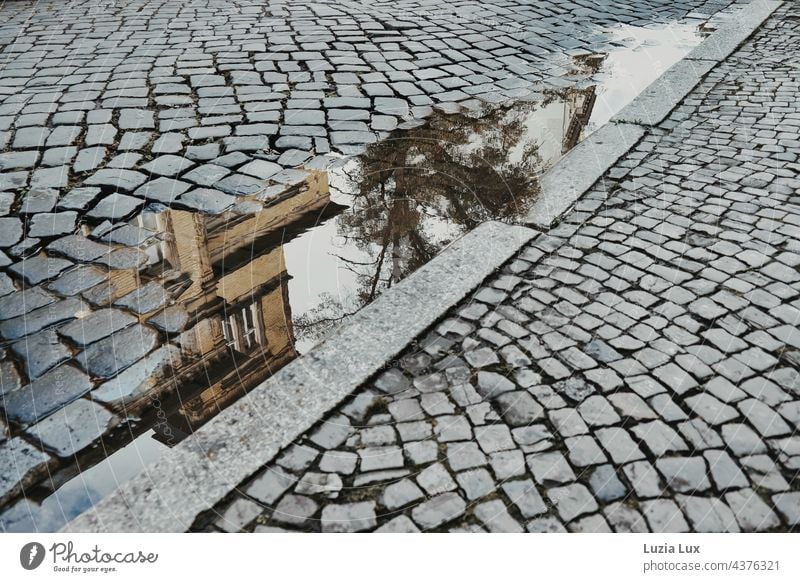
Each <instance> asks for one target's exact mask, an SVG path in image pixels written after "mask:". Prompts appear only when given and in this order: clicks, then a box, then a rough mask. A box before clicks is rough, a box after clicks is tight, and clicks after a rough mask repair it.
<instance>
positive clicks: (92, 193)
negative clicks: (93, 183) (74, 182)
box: [58, 188, 101, 210]
mask: <svg viewBox="0 0 800 582" xmlns="http://www.w3.org/2000/svg"><path fill="white" fill-rule="evenodd" d="M100 192H101V190H100V188H74V189H73V190H70V191H69V192H67V194H66V195H65V196H64V197H63V198H61V200H59V201H58V208H59V209H61V210H86V209H87V208H89V205H90V204H91V203H92V202H94V200H95V198H97V197H98V196H99V195H100Z"/></svg>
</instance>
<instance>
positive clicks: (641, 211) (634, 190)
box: [196, 4, 800, 532]
mask: <svg viewBox="0 0 800 582" xmlns="http://www.w3.org/2000/svg"><path fill="white" fill-rule="evenodd" d="M799 23H800V12H798V6H797V4H793V5H791V6H789V7H785V8H783V9H781V10H780V11H779V12H778V13H776V15H774V16H773V17H772V19H771V20H769V21H768V22H767V23H766V24H765V25H764V27H763V28H762V29H761V30H760V31H759V32H758V33H757V35H756V36H755V37H754V39H752V40H751V41H749V42H748V43H747V44H746V45H745V46H744V47H743V48H742V49H740V50H739V51H738V52H737V53H735V54H734V56H732V57H731V58H730V59H729V60H728V61H727V62H726V63H724V64H723V65H721V66H720V67H718V68H717V69H715V70H714V71H713V72H712V73H711V74H710V75H709V76H708V77H707V78H706V79H705V80H704V81H703V82H702V83H701V85H699V86H698V87H697V88H696V90H695V91H694V92H693V93H692V94H691V95H690V96H689V97H688V98H687V99H686V100H685V101H684V103H683V104H682V105H681V106H680V107H679V108H677V109H676V110H675V111H674V112H673V113H672V115H671V116H670V117H669V118H668V120H667V121H665V122H664V123H663V124H662V125H661V126H660V127H659V128H657V129H656V130H655V131H654V132H653V134H651V135H649V136H647V137H646V138H645V139H644V140H643V141H642V142H641V143H640V144H639V145H638V146H637V147H636V148H635V150H634V151H632V152H631V153H630V154H629V155H627V157H625V158H624V159H623V160H622V161H620V162H619V163H618V164H617V165H616V167H614V168H613V169H612V170H611V171H610V172H609V173H608V174H607V176H606V177H605V178H604V179H603V180H601V182H600V183H598V184H597V185H596V187H595V188H594V189H593V190H592V191H591V192H590V193H588V194H587V195H586V196H585V197H584V198H583V199H582V200H581V201H580V202H579V203H578V205H577V207H576V208H575V210H574V211H573V212H571V213H570V214H569V215H568V216H567V218H566V219H565V221H564V222H563V223H562V224H561V225H560V226H559V227H557V228H556V229H554V230H553V231H551V232H550V233H548V234H547V235H541V236H539V237H538V238H537V239H534V241H533V242H531V243H530V245H529V246H527V248H525V249H524V251H522V252H521V253H520V254H519V256H518V257H516V259H514V260H513V261H512V262H511V263H510V264H508V265H506V266H505V267H504V268H503V270H502V272H501V273H499V274H498V275H497V276H496V277H494V278H492V279H491V280H488V281H487V282H486V284H485V285H484V286H483V287H481V288H480V289H479V290H477V292H476V293H475V294H474V296H473V297H472V298H471V300H469V301H467V302H465V303H464V304H463V305H461V306H459V307H457V308H455V309H453V310H452V311H451V312H450V313H449V315H448V316H447V317H446V318H445V319H444V320H443V321H442V322H441V323H440V324H439V325H437V326H436V328H435V329H433V330H431V331H430V333H428V334H427V335H425V336H424V337H421V338H419V341H418V344H417V345H415V346H412V347H411V348H410V349H409V350H408V352H407V353H406V354H405V355H404V356H403V357H402V358H401V359H400V361H399V363H400V365H399V367H397V368H393V369H390V370H389V371H387V372H384V373H383V374H382V375H381V376H379V377H378V378H377V379H376V380H375V381H374V382H372V383H371V384H369V385H367V386H364V387H363V389H361V390H360V392H358V393H357V394H356V395H355V396H354V397H352V398H351V399H350V400H349V401H348V402H346V403H345V404H344V405H343V406H342V407H341V408H340V409H339V410H337V411H335V412H334V413H333V414H331V415H330V416H329V417H328V418H327V419H325V420H324V422H322V423H321V424H320V425H318V426H317V427H316V428H315V429H314V430H312V431H311V432H310V433H309V434H307V435H306V436H304V437H302V438H301V439H299V440H298V441H297V442H296V443H294V444H293V445H291V446H290V447H289V448H288V449H286V450H284V451H283V452H282V453H281V454H280V455H279V456H278V457H277V460H276V461H275V462H274V463H272V464H270V465H269V466H267V467H266V468H265V469H263V470H262V471H260V472H259V473H258V474H256V475H255V476H254V477H253V478H252V479H250V480H249V481H247V482H245V483H243V484H241V486H240V487H239V488H238V489H237V491H236V492H235V493H234V494H232V495H231V496H230V497H229V498H228V499H227V500H226V501H225V502H224V503H223V504H220V505H219V506H218V507H217V508H216V509H215V511H213V512H209V513H208V514H207V515H204V516H202V517H201V518H199V519H198V521H197V522H196V529H222V530H226V531H235V530H240V529H246V530H251V529H254V530H255V531H276V530H282V529H286V530H306V531H309V530H310V531H320V530H321V531H327V532H332V531H365V530H374V531H379V532H389V531H392V532H401V531H403V532H405V531H418V530H426V531H428V530H433V531H483V530H489V531H493V532H497V531H504V532H519V531H530V532H555V531H564V530H569V531H576V532H604V531H618V532H620V531H633V532H641V531H653V532H684V531H699V532H719V531H775V530H778V531H784V530H787V529H797V528H798V526H800V480H798V478H797V477H798V471H800V436H798V434H797V431H798V428H799V427H800V331H799V330H798V323H800V271H798V266H799V265H800V180H798V170H799V169H800V166H798V162H797V160H798V154H800V107H799V106H798V104H797V100H796V95H797V92H798V88H799V87H798V80H797V74H796V73H797V66H796V63H793V62H792V61H793V60H794V55H795V54H796V53H797V50H798V49H799V48H800V24H799Z"/></svg>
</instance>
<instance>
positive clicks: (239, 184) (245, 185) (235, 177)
mask: <svg viewBox="0 0 800 582" xmlns="http://www.w3.org/2000/svg"><path fill="white" fill-rule="evenodd" d="M214 186H215V187H216V188H218V189H219V190H222V191H223V192H225V193H226V194H232V195H234V196H252V195H254V194H257V193H258V192H260V191H261V190H263V189H264V188H266V187H267V185H266V183H265V182H264V181H263V180H259V179H257V178H251V177H250V176H245V175H244V174H232V175H230V176H228V177H227V178H223V179H222V180H220V181H219V182H217V183H216V184H215V185H214Z"/></svg>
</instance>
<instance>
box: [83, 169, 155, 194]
mask: <svg viewBox="0 0 800 582" xmlns="http://www.w3.org/2000/svg"><path fill="white" fill-rule="evenodd" d="M146 181H147V176H146V175H145V174H142V173H141V172H136V171H135V170H118V169H103V170H98V171H97V172H95V173H94V174H92V175H91V176H89V177H88V178H87V179H86V181H85V182H84V184H86V185H87V186H107V187H110V188H115V189H119V190H123V191H125V192H133V191H134V190H136V188H138V187H139V186H141V185H142V184H144V183H145V182H146Z"/></svg>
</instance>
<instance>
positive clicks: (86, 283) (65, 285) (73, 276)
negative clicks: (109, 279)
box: [48, 265, 106, 296]
mask: <svg viewBox="0 0 800 582" xmlns="http://www.w3.org/2000/svg"><path fill="white" fill-rule="evenodd" d="M105 278H106V273H105V271H101V270H100V269H98V268H97V267H92V266H90V265H79V266H78V267H77V268H75V269H72V270H70V271H68V272H66V273H64V274H63V275H61V276H60V277H59V278H58V279H56V280H55V281H53V282H52V283H50V284H49V285H48V288H49V289H52V290H53V291H55V292H56V293H60V294H62V295H66V296H71V295H77V294H78V293H80V292H81V291H84V290H86V289H89V288H90V287H94V286H95V285H97V284H98V283H100V282H101V281H103V280H104V279H105Z"/></svg>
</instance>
